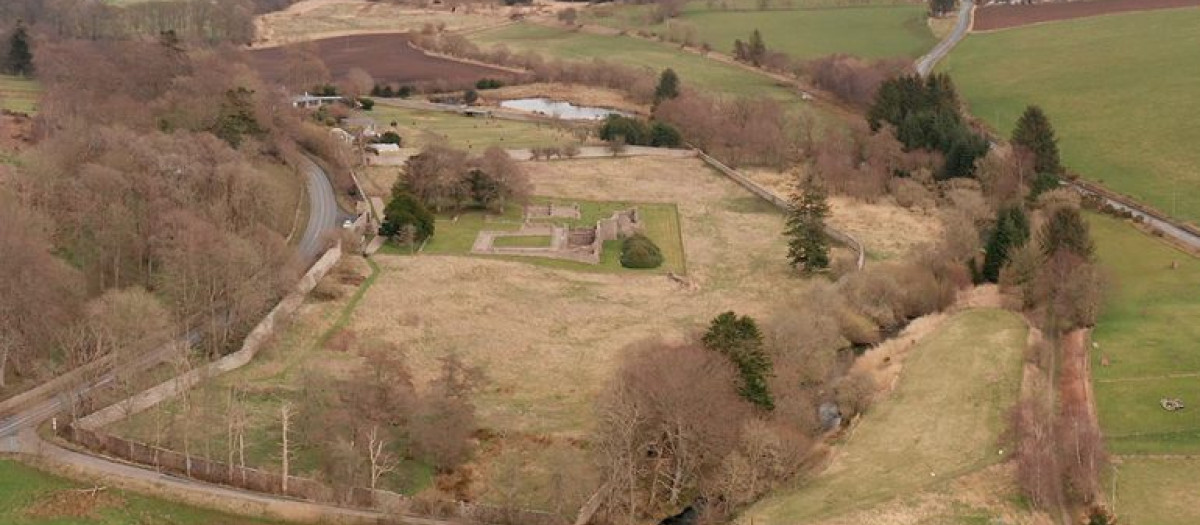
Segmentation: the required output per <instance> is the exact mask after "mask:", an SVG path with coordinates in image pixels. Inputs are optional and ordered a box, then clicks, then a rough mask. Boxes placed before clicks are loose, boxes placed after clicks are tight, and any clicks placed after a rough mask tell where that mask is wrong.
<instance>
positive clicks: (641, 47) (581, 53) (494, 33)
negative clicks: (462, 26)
mask: <svg viewBox="0 0 1200 525" xmlns="http://www.w3.org/2000/svg"><path fill="white" fill-rule="evenodd" d="M469 37H470V38H471V39H472V40H474V41H476V42H478V43H479V44H482V45H495V44H504V45H505V46H507V47H508V48H509V49H512V50H515V51H526V50H530V51H535V52H538V53H542V54H543V55H548V56H551V57H556V58H562V59H567V60H591V59H593V58H608V59H612V60H614V61H619V62H620V63H621V64H624V65H627V66H635V67H646V68H650V69H652V70H654V71H656V72H657V71H660V70H662V69H665V68H668V67H670V68H674V69H675V72H676V73H679V77H680V79H681V81H682V83H683V84H684V85H691V86H695V87H698V88H702V89H705V90H709V91H713V92H716V93H723V94H728V95H746V96H770V97H773V98H777V99H781V100H798V98H797V97H796V95H795V94H793V93H792V92H791V91H790V90H788V89H786V88H783V87H779V86H777V85H776V84H775V81H774V80H771V79H770V78H767V77H764V76H762V75H757V74H754V73H751V72H748V71H745V70H742V69H740V68H738V67H736V66H732V65H729V64H723V63H720V62H716V61H713V60H709V59H706V58H704V57H702V56H700V55H697V54H695V53H689V52H687V51H680V50H679V49H676V48H673V47H671V46H667V45H662V44H659V43H656V42H649V41H645V40H641V39H637V38H632V37H622V36H605V35H596V34H591V33H584V32H577V31H570V30H567V29H565V28H555V27H545V26H539V25H533V24H513V25H510V26H505V27H502V28H498V29H491V30H487V31H482V32H479V33H475V34H472V35H470V36H469Z"/></svg>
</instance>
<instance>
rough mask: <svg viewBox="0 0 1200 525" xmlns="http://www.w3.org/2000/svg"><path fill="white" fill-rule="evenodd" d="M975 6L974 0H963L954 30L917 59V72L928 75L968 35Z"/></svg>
mask: <svg viewBox="0 0 1200 525" xmlns="http://www.w3.org/2000/svg"><path fill="white" fill-rule="evenodd" d="M974 8H975V1H974V0H963V3H962V5H961V6H960V7H959V8H958V22H956V23H955V24H954V31H951V32H950V34H949V35H946V38H943V39H942V41H941V42H938V45H936V46H934V48H933V49H932V50H931V51H929V52H928V53H926V54H925V56H922V57H921V58H918V59H917V63H916V67H917V73H918V74H919V75H921V76H926V75H928V74H929V73H930V72H931V71H933V68H934V66H937V63H938V62H941V61H942V59H943V58H946V55H948V54H950V50H951V49H954V46H956V45H958V43H959V42H960V41H962V39H963V37H965V36H967V30H969V29H970V28H971V10H972V9H974Z"/></svg>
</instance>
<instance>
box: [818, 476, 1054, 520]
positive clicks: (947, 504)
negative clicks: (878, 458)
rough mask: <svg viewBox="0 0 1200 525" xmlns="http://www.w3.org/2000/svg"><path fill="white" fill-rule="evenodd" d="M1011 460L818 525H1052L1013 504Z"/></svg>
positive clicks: (1013, 485) (1015, 489) (1013, 487)
mask: <svg viewBox="0 0 1200 525" xmlns="http://www.w3.org/2000/svg"><path fill="white" fill-rule="evenodd" d="M1014 474H1015V472H1014V469H1013V467H1012V464H1011V463H1005V464H1000V465H993V466H991V467H988V468H986V469H983V470H980V471H979V472H975V473H972V474H968V475H966V476H962V477H960V478H956V479H955V480H954V481H952V482H950V483H949V484H947V485H946V486H943V487H938V488H934V489H929V490H926V491H922V492H918V493H916V494H914V495H912V496H907V497H904V498H899V499H897V500H894V501H891V502H888V503H885V504H883V505H880V506H878V507H874V508H871V509H867V510H862V511H857V512H852V513H849V514H846V515H844V516H839V517H837V518H834V519H829V520H823V521H818V522H815V523H816V524H817V525H924V524H931V523H934V524H942V523H947V524H948V523H1008V524H1011V525H1051V524H1052V523H1054V520H1051V519H1050V518H1049V517H1048V516H1046V515H1045V514H1042V513H1039V512H1032V511H1029V510H1027V509H1024V508H1022V507H1021V506H1019V505H1017V504H1016V503H1014V501H1015V499H1016V496H1017V487H1016V484H1015V483H1014V481H1013V479H1014Z"/></svg>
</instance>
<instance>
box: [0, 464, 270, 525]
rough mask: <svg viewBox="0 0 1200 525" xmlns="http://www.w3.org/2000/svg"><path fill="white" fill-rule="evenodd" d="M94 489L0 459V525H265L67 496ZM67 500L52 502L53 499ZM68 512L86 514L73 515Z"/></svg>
mask: <svg viewBox="0 0 1200 525" xmlns="http://www.w3.org/2000/svg"><path fill="white" fill-rule="evenodd" d="M93 486H94V485H91V484H87V485H84V484H80V483H75V482H72V481H69V480H66V479H63V478H59V477H56V476H52V475H49V474H46V473H43V472H41V471H39V470H35V469H33V468H30V467H27V466H25V465H23V464H21V463H18V462H16V461H12V460H0V523H4V525H126V524H133V523H142V524H172V525H192V524H194V525H208V524H214V523H220V524H222V525H250V524H266V523H271V522H268V521H262V520H253V519H249V518H241V517H236V516H231V515H228V514H222V513H219V512H213V511H208V510H201V509H197V508H194V507H188V506H185V505H180V504H176V503H170V502H167V501H163V500H159V499H154V498H148V497H144V496H139V495H136V494H132V493H128V492H124V491H120V490H115V489H109V490H107V491H105V493H104V494H105V495H104V496H103V497H102V498H101V499H100V500H99V501H100V502H101V503H104V504H101V505H95V506H89V505H87V503H88V501H87V499H86V498H87V497H86V496H82V497H81V496H80V495H77V494H74V493H70V492H68V491H70V490H72V489H79V488H91V487H93ZM56 494H57V495H61V496H63V497H66V498H69V499H68V500H67V501H61V500H55V499H52V497H53V496H54V495H56ZM68 509H78V510H82V511H89V510H90V512H84V513H81V515H73V513H69V512H68Z"/></svg>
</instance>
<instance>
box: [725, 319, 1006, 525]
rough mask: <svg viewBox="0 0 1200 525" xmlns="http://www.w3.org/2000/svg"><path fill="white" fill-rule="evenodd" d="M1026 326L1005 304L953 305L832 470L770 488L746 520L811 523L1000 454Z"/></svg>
mask: <svg viewBox="0 0 1200 525" xmlns="http://www.w3.org/2000/svg"><path fill="white" fill-rule="evenodd" d="M1027 333H1028V329H1027V328H1026V326H1025V323H1024V322H1023V321H1022V320H1021V318H1020V317H1019V316H1017V315H1016V314H1013V313H1012V312H1008V311H1005V310H999V309H974V310H964V311H962V312H959V313H957V314H953V316H952V317H950V318H949V319H947V320H946V321H945V322H944V323H943V324H942V325H941V326H939V327H938V328H937V329H936V330H935V331H934V332H933V333H931V334H930V335H928V336H926V337H925V338H924V339H923V340H921V341H920V342H918V343H917V345H916V347H915V348H913V349H912V350H911V351H910V352H911V353H910V355H909V356H908V357H907V358H906V359H905V362H904V368H903V370H902V372H901V376H900V382H899V385H898V386H897V387H896V390H895V391H894V392H893V393H892V394H891V395H890V396H889V397H887V398H886V399H884V400H883V401H881V402H879V403H878V404H876V405H875V406H874V407H872V408H871V409H870V410H869V411H868V412H867V414H866V415H865V416H864V418H863V420H862V421H861V422H860V423H859V424H858V426H857V427H855V428H854V429H853V430H852V431H851V432H850V434H849V437H848V438H847V440H846V442H845V443H844V444H841V445H839V446H838V447H837V448H836V449H835V451H834V458H833V462H832V464H831V465H830V466H829V467H828V469H827V470H826V471H824V472H822V473H820V474H817V475H815V477H814V478H812V479H809V480H803V481H802V482H801V483H802V484H801V486H800V487H798V488H795V489H791V490H786V489H785V490H783V491H778V492H776V494H775V495H773V496H769V497H767V498H766V499H764V500H763V501H761V502H759V503H758V504H756V505H754V506H753V507H751V508H750V509H749V510H747V511H746V512H745V513H743V520H742V521H743V522H748V520H753V523H756V524H768V525H769V524H779V525H783V524H791V523H813V522H816V521H818V520H821V519H828V518H833V517H836V516H839V515H846V514H850V513H852V512H855V511H860V510H863V509H868V508H871V507H875V506H879V505H880V504H884V503H885V502H888V501H889V500H894V499H896V498H900V497H904V496H910V495H912V494H915V493H919V492H921V491H923V490H926V489H929V488H934V487H938V486H939V485H941V484H946V483H951V482H952V481H953V480H954V479H955V478H958V477H960V476H964V475H968V474H971V473H974V472H977V471H980V470H981V469H984V468H986V467H988V466H990V465H993V464H995V463H998V462H1000V461H1003V460H1004V459H1005V457H1006V456H1005V455H1004V453H1003V452H998V446H999V444H998V443H999V439H1000V434H1001V432H1002V430H1003V427H1004V423H1003V419H1004V415H1005V414H1006V412H1007V411H1008V409H1009V408H1010V407H1012V405H1013V403H1015V402H1016V400H1017V395H1018V390H1019V389H1020V383H1021V361H1022V355H1023V353H1024V348H1025V344H1026V335H1027ZM916 522H917V521H914V522H913V523H916ZM920 522H922V523H925V522H927V521H920Z"/></svg>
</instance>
